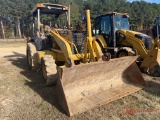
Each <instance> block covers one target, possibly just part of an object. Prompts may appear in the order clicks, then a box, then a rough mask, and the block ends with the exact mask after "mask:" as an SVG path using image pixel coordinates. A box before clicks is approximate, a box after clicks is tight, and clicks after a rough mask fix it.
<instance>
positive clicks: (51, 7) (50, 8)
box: [31, 3, 68, 16]
mask: <svg viewBox="0 0 160 120" xmlns="http://www.w3.org/2000/svg"><path fill="white" fill-rule="evenodd" d="M38 9H40V13H45V14H55V15H60V14H63V13H65V12H67V11H68V7H67V6H63V5H59V4H51V3H38V4H36V6H35V7H34V8H33V9H32V11H31V12H32V14H33V15H34V16H35V15H37V11H38Z"/></svg>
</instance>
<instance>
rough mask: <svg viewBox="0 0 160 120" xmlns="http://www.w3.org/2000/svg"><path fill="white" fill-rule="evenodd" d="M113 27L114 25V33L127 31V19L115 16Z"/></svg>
mask: <svg viewBox="0 0 160 120" xmlns="http://www.w3.org/2000/svg"><path fill="white" fill-rule="evenodd" d="M114 25H115V30H114V32H116V31H117V30H120V29H125V30H129V22H128V17H127V16H123V15H115V18H114Z"/></svg>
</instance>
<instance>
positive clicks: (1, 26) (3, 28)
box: [1, 20, 6, 39]
mask: <svg viewBox="0 0 160 120" xmlns="http://www.w3.org/2000/svg"><path fill="white" fill-rule="evenodd" d="M1 27H2V34H3V38H4V39H5V38H6V36H5V33H4V27H3V22H2V20H1Z"/></svg>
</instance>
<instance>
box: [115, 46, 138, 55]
mask: <svg viewBox="0 0 160 120" xmlns="http://www.w3.org/2000/svg"><path fill="white" fill-rule="evenodd" d="M135 55H136V52H135V51H134V50H133V49H132V48H129V47H123V48H121V49H119V51H118V52H117V55H116V57H117V58H119V57H126V56H135Z"/></svg>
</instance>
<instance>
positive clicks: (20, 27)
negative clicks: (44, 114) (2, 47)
mask: <svg viewBox="0 0 160 120" xmlns="http://www.w3.org/2000/svg"><path fill="white" fill-rule="evenodd" d="M44 2H45V3H47V2H48V3H53V4H62V5H66V6H68V5H69V4H70V5H71V24H72V25H73V26H74V25H75V24H76V23H77V21H78V20H79V18H80V16H82V15H83V14H84V13H85V10H86V9H90V10H91V19H92V20H93V19H94V18H95V17H96V16H99V15H102V14H105V13H107V12H122V13H128V14H129V21H130V26H131V29H132V30H143V29H149V28H151V27H152V23H153V20H154V18H155V17H156V16H160V4H156V3H147V2H145V1H143V0H140V1H133V2H132V3H130V2H128V1H126V0H0V3H1V4H0V8H1V10H0V38H15V37H16V38H22V37H23V36H29V35H30V34H31V33H30V32H31V28H32V14H31V10H32V9H33V7H34V6H35V4H37V3H44Z"/></svg>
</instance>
